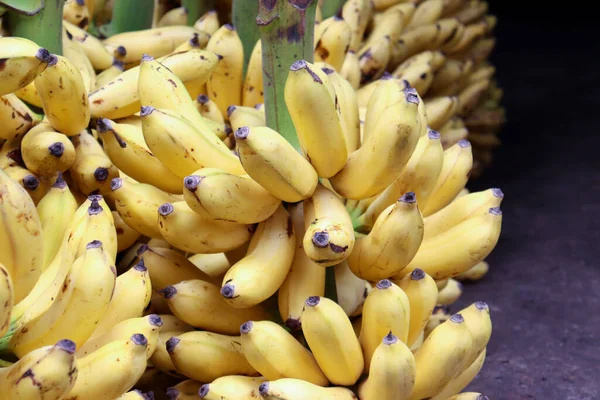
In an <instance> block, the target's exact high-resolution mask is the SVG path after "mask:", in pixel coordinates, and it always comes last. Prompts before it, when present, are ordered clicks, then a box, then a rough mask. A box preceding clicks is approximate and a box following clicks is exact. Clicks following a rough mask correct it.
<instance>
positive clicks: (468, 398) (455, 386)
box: [431, 349, 489, 400]
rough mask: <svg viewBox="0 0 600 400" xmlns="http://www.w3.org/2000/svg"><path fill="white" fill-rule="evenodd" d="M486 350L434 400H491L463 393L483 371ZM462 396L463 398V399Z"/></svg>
mask: <svg viewBox="0 0 600 400" xmlns="http://www.w3.org/2000/svg"><path fill="white" fill-rule="evenodd" d="M485 356H486V350H485V349H484V350H483V351H482V352H481V354H480V355H479V357H477V359H475V361H473V362H472V363H471V365H469V366H468V367H467V368H466V369H465V370H464V371H463V372H461V373H460V374H459V375H457V376H456V377H454V378H453V379H452V380H451V381H450V382H449V383H448V384H447V385H446V386H444V388H443V389H442V391H441V392H440V393H438V394H437V395H436V396H434V397H432V398H431V399H432V400H450V399H452V400H461V399H462V400H489V399H488V398H487V396H481V395H479V393H464V392H463V393H461V394H457V393H458V392H460V391H461V390H463V389H464V388H465V387H467V385H468V384H469V383H471V381H473V379H475V377H476V376H477V374H479V371H481V367H483V363H484V361H485ZM461 396H462V397H461Z"/></svg>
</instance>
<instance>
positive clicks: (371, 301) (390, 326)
mask: <svg viewBox="0 0 600 400" xmlns="http://www.w3.org/2000/svg"><path fill="white" fill-rule="evenodd" d="M409 322H410V304H409V299H408V296H407V295H406V293H404V291H403V290H402V289H401V288H400V287H399V286H398V285H396V284H395V283H393V282H392V281H390V280H389V279H383V280H381V281H379V282H377V284H376V285H375V287H374V288H373V290H372V291H371V293H369V295H368V296H367V299H366V300H365V304H364V306H363V313H362V324H361V331H360V335H359V337H358V340H359V342H360V345H361V348H362V351H363V357H364V362H365V369H367V370H368V369H369V368H370V366H371V365H372V364H371V363H372V361H373V355H374V353H375V351H376V349H377V348H378V347H379V345H380V343H381V341H382V340H383V339H384V338H385V337H386V335H387V334H388V332H396V333H395V334H394V335H395V337H396V338H397V339H398V340H399V341H401V342H402V343H408V342H407V340H408V332H409Z"/></svg>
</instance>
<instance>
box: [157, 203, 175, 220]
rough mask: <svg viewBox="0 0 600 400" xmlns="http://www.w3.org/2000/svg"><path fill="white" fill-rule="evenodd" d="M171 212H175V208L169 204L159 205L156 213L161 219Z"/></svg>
mask: <svg viewBox="0 0 600 400" xmlns="http://www.w3.org/2000/svg"><path fill="white" fill-rule="evenodd" d="M173 211H175V208H174V207H173V204H171V203H165V204H161V205H160V207H158V213H159V214H160V215H162V216H163V217H166V216H168V215H169V214H171V213H172V212H173Z"/></svg>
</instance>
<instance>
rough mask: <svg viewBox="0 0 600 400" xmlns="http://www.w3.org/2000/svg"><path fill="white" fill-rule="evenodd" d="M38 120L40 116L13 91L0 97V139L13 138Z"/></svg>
mask: <svg viewBox="0 0 600 400" xmlns="http://www.w3.org/2000/svg"><path fill="white" fill-rule="evenodd" d="M39 122H40V117H39V116H38V115H37V114H35V113H34V112H33V111H31V109H30V108H29V107H28V106H27V104H25V103H23V102H22V101H21V99H20V98H19V97H18V96H17V95H16V94H14V93H10V94H7V95H4V96H2V97H0V139H13V138H15V137H18V136H20V135H23V134H24V133H25V132H28V131H29V130H30V129H31V128H32V127H33V126H35V125H36V124H38V123H39Z"/></svg>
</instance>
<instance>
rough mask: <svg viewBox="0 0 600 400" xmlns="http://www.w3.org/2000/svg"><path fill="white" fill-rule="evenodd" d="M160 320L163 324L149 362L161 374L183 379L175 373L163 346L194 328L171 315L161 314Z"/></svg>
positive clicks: (165, 347)
mask: <svg viewBox="0 0 600 400" xmlns="http://www.w3.org/2000/svg"><path fill="white" fill-rule="evenodd" d="M160 318H161V320H162V323H163V324H162V326H161V329H160V332H159V334H158V341H157V345H156V349H155V350H154V352H153V353H152V356H150V360H149V361H150V363H152V365H153V366H154V367H155V368H157V369H158V370H160V371H161V372H164V373H165V374H167V375H172V376H177V377H179V378H183V375H181V374H179V373H178V372H177V371H176V369H175V366H174V365H173V362H172V361H171V357H170V356H169V353H168V352H167V346H166V345H165V343H166V342H167V340H169V339H170V338H171V337H173V336H177V335H181V334H182V333H185V332H190V331H193V330H194V328H193V327H192V326H190V325H188V324H186V323H185V322H183V321H181V320H179V319H178V318H177V317H175V316H174V315H171V314H161V315H160ZM197 392H198V389H196V393H197Z"/></svg>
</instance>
